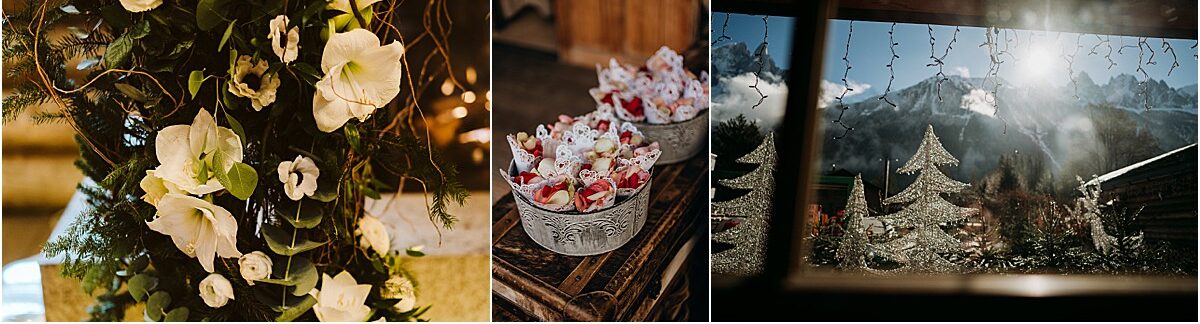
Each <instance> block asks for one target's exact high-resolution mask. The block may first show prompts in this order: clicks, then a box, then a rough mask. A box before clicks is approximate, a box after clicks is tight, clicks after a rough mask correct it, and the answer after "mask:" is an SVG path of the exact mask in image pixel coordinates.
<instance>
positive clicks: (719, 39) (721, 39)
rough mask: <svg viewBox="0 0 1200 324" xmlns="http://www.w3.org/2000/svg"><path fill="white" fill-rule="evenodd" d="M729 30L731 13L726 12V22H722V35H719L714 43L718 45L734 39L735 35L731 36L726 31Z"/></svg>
mask: <svg viewBox="0 0 1200 324" xmlns="http://www.w3.org/2000/svg"><path fill="white" fill-rule="evenodd" d="M728 30H729V14H728V13H726V14H725V23H723V24H721V36H717V39H715V40H713V42H712V44H713V45H717V43H720V42H724V41H727V40H731V39H733V37H729V35H728V34H726V33H725V32H726V31H728Z"/></svg>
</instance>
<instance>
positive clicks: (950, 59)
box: [823, 20, 1196, 92]
mask: <svg viewBox="0 0 1200 324" xmlns="http://www.w3.org/2000/svg"><path fill="white" fill-rule="evenodd" d="M891 26H892V24H891V23H879V22H864V21H856V22H854V35H853V37H852V38H851V43H850V57H849V58H850V64H851V66H852V67H853V69H851V70H850V77H849V79H850V80H852V81H856V82H858V83H866V84H870V85H871V86H872V87H877V88H878V89H874V90H879V91H882V89H883V88H884V87H885V86H886V85H887V80H888V71H887V62H888V55H889V53H890V51H889V49H888V34H887V32H888V30H889V29H890V28H891ZM849 30H850V22H849V21H844V20H835V21H833V22H832V23H831V25H830V26H829V29H828V33H829V34H828V35H827V36H826V41H827V42H829V46H826V50H825V55H826V60H825V63H824V70H823V71H824V72H823V75H824V76H825V77H824V78H825V79H826V80H828V81H831V82H836V83H840V82H841V76H842V72H843V70H844V64H843V62H842V60H841V58H842V56H843V54H844V53H845V52H846V39H847V36H848V32H849ZM953 33H954V27H953V26H937V25H935V26H933V36H934V38H935V47H934V48H935V49H936V53H937V55H938V56H941V55H942V53H943V51H944V50H945V48H946V44H947V43H948V42H949V41H950V38H951V37H950V36H951V35H952V34H953ZM985 33H986V29H984V28H979V27H962V28H961V29H960V31H959V34H958V38H957V41H956V42H955V43H954V48H953V50H951V51H950V54H949V55H947V56H946V60H945V62H946V65H945V68H944V71H945V73H946V74H948V75H961V74H963V73H966V74H969V75H970V76H972V77H983V76H984V75H986V74H987V71H988V62H989V61H990V60H989V56H988V51H987V47H986V46H985V47H981V46H980V44H983V43H984V42H985V40H986V39H985V38H986V35H985ZM1015 35H1016V37H1017V38H1019V42H1016V41H1015V42H1013V43H1014V45H1015V47H1014V48H1013V49H1012V50H1011V52H1013V53H1014V54H1015V55H1016V60H1013V59H1011V58H1006V59H1005V62H1004V63H1003V64H1002V65H1001V68H1000V76H1001V77H1002V78H1004V79H1005V80H1007V81H1008V82H1010V83H1011V84H1014V85H1016V86H1022V85H1038V84H1040V83H1041V82H1048V83H1049V84H1051V85H1055V86H1063V85H1067V84H1069V82H1070V79H1069V77H1068V73H1067V62H1066V59H1065V58H1064V57H1063V55H1064V54H1070V51H1072V50H1073V49H1074V48H1075V44H1076V43H1077V41H1078V43H1079V44H1080V45H1082V47H1080V48H1079V50H1078V53H1077V54H1076V55H1075V57H1076V58H1075V64H1074V70H1075V71H1076V73H1079V72H1086V73H1087V74H1088V75H1089V76H1090V77H1091V78H1092V80H1094V81H1095V82H1096V83H1098V84H1104V83H1107V82H1108V80H1109V78H1111V77H1113V76H1115V75H1118V74H1121V73H1125V74H1131V75H1135V76H1137V77H1138V79H1139V80H1140V79H1141V78H1142V77H1141V74H1140V73H1137V72H1136V69H1137V65H1138V51H1137V48H1136V47H1131V48H1126V49H1125V50H1124V51H1123V54H1118V53H1117V50H1118V49H1119V48H1120V46H1121V42H1122V41H1123V42H1124V44H1125V45H1134V46H1136V45H1137V41H1138V39H1137V38H1136V37H1118V36H1112V37H1111V39H1110V43H1111V44H1112V47H1113V53H1112V55H1111V56H1112V59H1113V61H1115V62H1116V63H1117V65H1116V66H1114V67H1112V69H1111V70H1110V69H1108V68H1107V67H1108V65H1109V64H1108V60H1107V59H1105V58H1104V56H1103V55H1090V56H1089V55H1088V53H1089V52H1091V50H1092V48H1093V46H1095V45H1096V44H1097V43H1099V40H1098V39H1097V38H1096V35H1092V34H1084V35H1083V36H1082V37H1078V36H1077V34H1074V33H1059V32H1044V31H1028V30H1018V31H1016V32H1015ZM1077 37H1078V38H1077ZM1102 37H1106V36H1102ZM895 40H896V42H897V43H900V45H897V46H896V51H897V54H898V55H900V58H899V59H896V65H895V70H896V72H895V73H896V80H895V83H894V84H893V86H892V89H902V88H904V87H907V86H910V85H913V84H915V83H917V82H920V81H921V80H924V79H926V78H929V77H931V76H933V75H935V74H936V73H937V68H936V67H927V66H926V64H928V63H931V62H932V60H931V59H930V58H929V56H930V47H929V31H928V29H927V27H926V25H914V24H897V25H896V32H895ZM1167 41H1168V42H1169V43H1170V44H1171V46H1172V47H1174V50H1175V55H1176V56H1177V57H1178V62H1179V67H1176V68H1175V70H1174V71H1172V72H1171V75H1170V76H1169V77H1168V76H1167V72H1168V70H1169V69H1170V67H1171V62H1172V60H1171V55H1170V54H1166V53H1164V51H1163V49H1162V39H1160V38H1154V39H1147V43H1148V44H1149V45H1150V47H1151V48H1153V49H1154V51H1155V52H1157V54H1156V56H1155V58H1154V60H1155V61H1156V62H1158V63H1157V64H1155V65H1145V66H1146V68H1145V69H1146V72H1147V73H1149V74H1150V78H1152V79H1156V80H1165V81H1166V82H1167V84H1168V85H1170V86H1171V87H1176V88H1177V87H1181V86H1185V85H1191V84H1195V83H1196V59H1195V58H1194V57H1193V56H1192V55H1193V54H1195V53H1196V49H1193V48H1191V47H1192V45H1194V44H1196V41H1195V40H1172V39H1168V40H1167ZM1097 51H1098V52H1100V53H1101V54H1103V53H1106V52H1108V50H1107V47H1106V46H1101V47H1099V48H1098V49H1097ZM1145 55H1146V57H1148V56H1149V52H1146V53H1145ZM868 92H874V91H868Z"/></svg>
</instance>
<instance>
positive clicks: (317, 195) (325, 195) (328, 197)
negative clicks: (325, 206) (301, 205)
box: [308, 188, 338, 202]
mask: <svg viewBox="0 0 1200 324" xmlns="http://www.w3.org/2000/svg"><path fill="white" fill-rule="evenodd" d="M337 197H338V193H337V189H336V188H331V189H329V190H321V189H317V192H314V193H313V195H312V196H309V197H308V198H312V199H313V200H316V201H320V202H331V201H333V200H334V199H337Z"/></svg>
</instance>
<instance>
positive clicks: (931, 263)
mask: <svg viewBox="0 0 1200 324" xmlns="http://www.w3.org/2000/svg"><path fill="white" fill-rule="evenodd" d="M941 165H958V159H956V158H954V156H952V155H950V153H949V152H946V149H945V148H943V147H942V143H941V142H940V141H938V137H937V135H936V134H934V133H933V125H929V127H927V128H926V129H925V137H924V138H923V139H922V140H921V146H920V147H919V148H917V152H916V154H914V155H913V157H912V159H910V160H908V162H907V163H905V164H904V166H903V167H901V168H900V169H899V170H898V171H899V172H900V173H903V174H913V173H919V174H918V175H917V180H916V181H914V182H913V183H912V185H909V186H908V188H905V189H904V191H901V192H900V193H899V194H896V195H895V196H892V197H889V198H887V199H884V201H883V202H884V203H885V204H908V205H907V206H905V207H904V209H902V210H900V211H898V212H896V213H893V214H889V215H885V216H881V217H879V219H880V220H881V221H883V222H884V223H886V224H888V225H890V226H893V227H896V228H900V229H908V232H907V233H905V234H904V235H903V236H901V237H900V238H898V239H895V240H892V241H890V242H888V243H885V244H884V248H885V250H887V251H889V252H891V254H893V256H895V257H896V259H897V260H896V261H898V262H900V263H903V264H904V265H905V268H906V269H905V270H907V271H917V272H948V271H952V270H955V269H957V268H958V266H957V265H955V264H954V263H952V262H950V261H948V260H946V259H945V258H943V257H942V256H941V255H939V254H940V253H949V252H954V251H961V249H962V248H961V247H960V246H959V242H958V240H957V239H955V238H954V237H952V236H950V235H949V234H946V231H944V230H942V228H941V227H940V226H939V224H945V223H950V222H957V221H961V220H963V219H966V218H967V217H968V216H971V215H974V214H976V213H978V212H979V211H978V210H976V209H974V208H966V207H959V206H955V205H954V204H951V203H950V202H949V201H946V200H945V199H944V198H942V196H941V195H942V194H949V193H958V192H960V191H962V190H963V189H966V188H967V187H968V186H969V185H967V184H965V183H962V182H958V181H955V180H953V179H950V178H949V177H947V176H946V174H945V173H942V171H941V170H939V169H938V166H941Z"/></svg>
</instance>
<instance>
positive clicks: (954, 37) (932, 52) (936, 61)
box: [925, 25, 959, 102]
mask: <svg viewBox="0 0 1200 324" xmlns="http://www.w3.org/2000/svg"><path fill="white" fill-rule="evenodd" d="M925 27H927V28H928V29H929V58H930V59H931V60H933V62H932V63H929V64H926V65H925V66H930V67H933V66H936V67H937V68H938V72H937V77H938V79H937V98H938V102H942V82H946V81H948V80H950V78H949V77H947V76H946V71H945V68H946V56H949V55H950V50H953V49H954V43H955V42H957V41H958V32H959V27H957V26H955V27H954V34H951V35H950V42H949V43H946V50H945V51H943V52H942V56H937V54H936V49H935V46H936V42H937V38H934V37H933V26H932V25H925Z"/></svg>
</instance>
